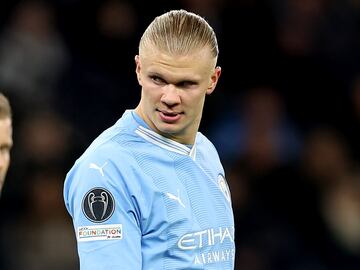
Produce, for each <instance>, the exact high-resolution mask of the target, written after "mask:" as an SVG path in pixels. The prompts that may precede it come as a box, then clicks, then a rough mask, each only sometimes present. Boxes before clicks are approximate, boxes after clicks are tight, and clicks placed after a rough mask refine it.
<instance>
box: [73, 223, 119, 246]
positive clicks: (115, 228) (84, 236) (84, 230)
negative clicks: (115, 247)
mask: <svg viewBox="0 0 360 270" xmlns="http://www.w3.org/2000/svg"><path fill="white" fill-rule="evenodd" d="M122 238H123V231H122V224H108V225H94V226H81V227H78V228H77V239H78V241H79V242H85V241H99V240H115V239H122Z"/></svg>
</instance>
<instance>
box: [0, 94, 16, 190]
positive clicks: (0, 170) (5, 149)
mask: <svg viewBox="0 0 360 270" xmlns="http://www.w3.org/2000/svg"><path fill="white" fill-rule="evenodd" d="M11 119H12V115H11V107H10V103H9V100H8V99H7V98H6V97H5V96H4V95H3V94H2V93H0V195H1V191H2V187H3V185H4V182H5V177H6V173H7V170H8V168H9V165H10V150H11V147H12V145H13V140H12V120H11Z"/></svg>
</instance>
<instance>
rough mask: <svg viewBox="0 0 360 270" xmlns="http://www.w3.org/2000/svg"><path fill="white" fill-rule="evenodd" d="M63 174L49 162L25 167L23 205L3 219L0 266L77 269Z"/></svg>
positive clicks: (25, 269)
mask: <svg viewBox="0 0 360 270" xmlns="http://www.w3.org/2000/svg"><path fill="white" fill-rule="evenodd" d="M63 174H64V172H63V170H62V168H60V167H58V166H57V165H55V166H54V165H51V164H48V165H47V166H46V167H36V168H35V167H34V168H32V170H27V175H26V181H25V182H24V183H22V185H24V186H25V189H26V195H25V198H24V201H25V204H26V205H25V206H24V208H25V209H24V211H23V213H22V214H21V215H19V217H18V218H16V219H11V218H7V220H6V221H4V222H2V226H1V230H0V236H1V237H0V243H1V245H2V246H3V247H4V254H5V256H4V261H5V265H4V266H2V268H1V269H2V270H10V269H17V270H48V269H52V270H63V269H67V270H75V269H79V267H78V258H77V256H76V248H75V243H76V242H75V240H74V237H73V230H72V226H71V219H70V218H69V216H68V215H67V212H66V210H65V208H64V207H63V201H62V179H63ZM18 199H19V198H18Z"/></svg>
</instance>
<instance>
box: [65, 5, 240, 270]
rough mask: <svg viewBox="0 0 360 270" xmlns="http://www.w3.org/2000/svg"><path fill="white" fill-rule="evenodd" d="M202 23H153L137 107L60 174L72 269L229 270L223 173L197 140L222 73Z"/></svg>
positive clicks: (171, 16) (144, 46) (139, 66)
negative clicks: (73, 245) (75, 263)
mask: <svg viewBox="0 0 360 270" xmlns="http://www.w3.org/2000/svg"><path fill="white" fill-rule="evenodd" d="M217 58H218V44H217V38H216V35H215V32H214V30H213V29H212V27H211V26H210V25H209V24H208V22H207V21H206V20H204V19H203V18H202V17H200V16H199V15H197V14H194V13H191V12H187V11H185V10H171V11H169V12H166V13H164V14H162V15H161V16H158V17H156V18H155V19H154V20H153V21H152V22H151V23H150V25H149V26H148V27H147V29H146V30H145V32H144V34H143V36H142V37H141V39H140V45H139V54H138V55H136V56H135V64H136V75H137V79H138V83H139V85H140V86H141V88H142V90H141V99H140V101H139V103H138V105H137V107H136V108H135V109H134V110H127V111H125V113H124V114H123V116H122V117H121V118H120V119H119V120H118V121H117V122H116V124H115V125H114V126H112V127H110V128H109V129H107V130H106V131H104V132H103V133H102V134H101V135H100V136H99V137H98V138H97V139H95V141H94V142H93V143H92V144H91V145H90V147H89V148H88V149H87V150H86V151H85V153H84V154H83V155H82V156H81V157H80V158H79V159H78V160H77V161H76V162H75V164H74V166H73V167H72V168H71V170H70V171H69V172H68V174H67V177H66V179H65V183H64V200H65V204H66V208H67V210H68V211H69V213H70V215H71V217H72V219H73V223H74V229H75V232H76V238H77V243H78V246H77V247H78V254H79V257H80V268H81V269H87V270H89V269H98V270H100V269H131V270H135V269H190V268H191V269H234V257H235V245H234V219H233V212H232V206H231V197H230V191H229V188H228V185H227V182H226V179H225V173H224V169H223V167H222V164H221V162H220V159H219V156H218V154H217V151H216V149H215V147H214V146H213V144H212V143H211V142H210V141H209V140H208V139H207V138H206V137H205V136H204V135H203V134H202V133H200V132H199V126H200V122H201V118H202V111H203V107H204V102H205V97H206V96H207V95H210V94H211V93H212V92H213V91H214V89H215V87H216V85H217V83H218V79H219V77H220V74H221V68H220V67H219V66H217V65H216V64H217Z"/></svg>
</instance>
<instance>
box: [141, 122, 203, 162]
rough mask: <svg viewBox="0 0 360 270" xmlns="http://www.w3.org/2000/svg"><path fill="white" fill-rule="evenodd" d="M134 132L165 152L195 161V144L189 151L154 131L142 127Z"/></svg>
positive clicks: (187, 148)
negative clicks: (184, 156)
mask: <svg viewBox="0 0 360 270" xmlns="http://www.w3.org/2000/svg"><path fill="white" fill-rule="evenodd" d="M135 132H136V134H138V135H139V136H141V137H142V138H144V139H145V140H147V141H149V142H151V143H153V144H155V145H157V146H160V147H162V148H164V149H166V150H169V151H172V152H175V153H178V154H181V155H186V156H190V157H191V158H192V159H193V160H195V156H196V147H195V144H194V145H193V147H192V148H191V149H189V147H187V146H185V145H183V144H181V143H178V142H176V141H173V140H171V139H169V138H166V137H164V136H161V135H160V134H158V133H156V132H155V131H153V130H150V129H147V128H145V127H143V126H138V127H137V129H136V130H135Z"/></svg>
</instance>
